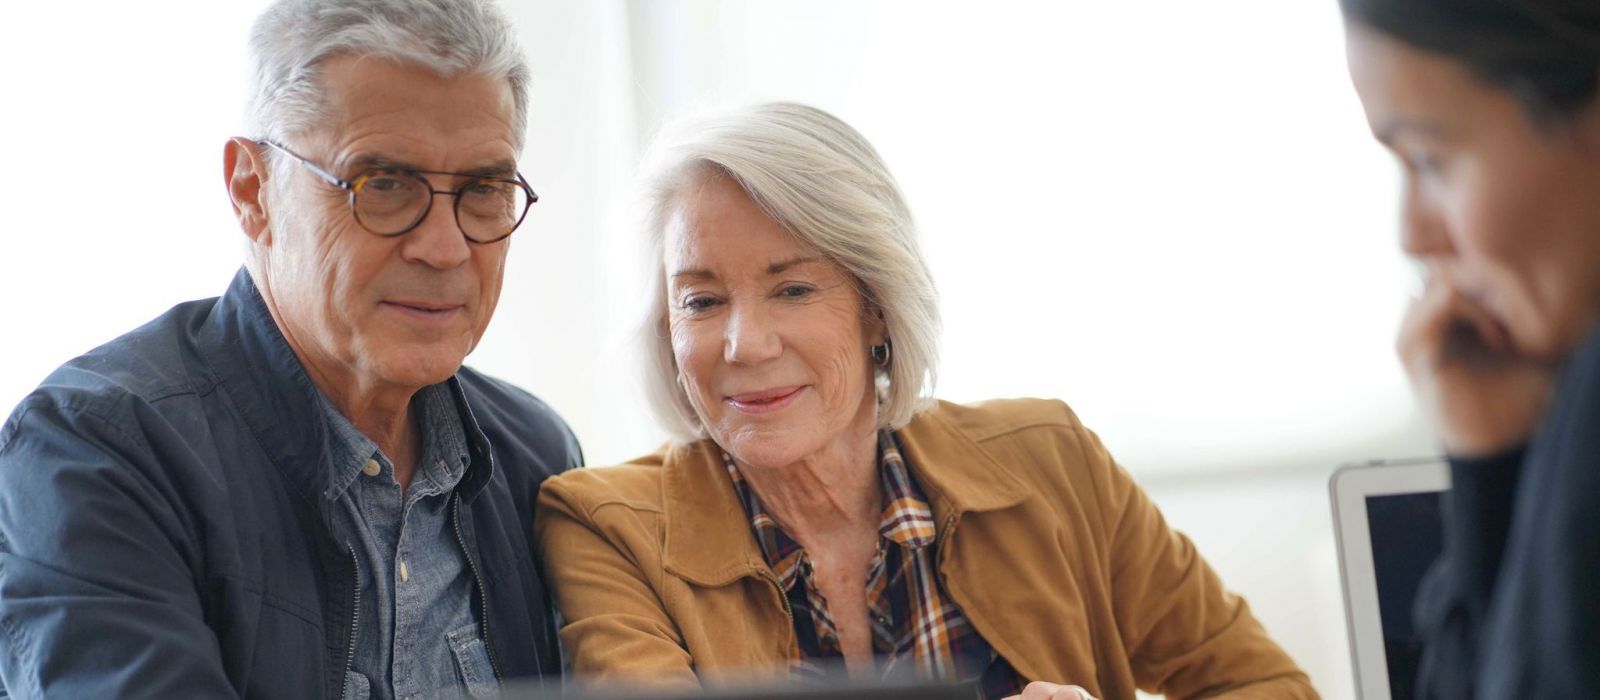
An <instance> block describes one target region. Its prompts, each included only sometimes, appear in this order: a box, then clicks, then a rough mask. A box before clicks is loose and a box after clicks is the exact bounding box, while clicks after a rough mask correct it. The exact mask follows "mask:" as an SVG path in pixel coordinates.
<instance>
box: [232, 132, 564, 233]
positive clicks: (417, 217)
mask: <svg viewBox="0 0 1600 700" xmlns="http://www.w3.org/2000/svg"><path fill="white" fill-rule="evenodd" d="M256 143H259V144H261V145H263V146H270V147H272V148H275V149H277V150H278V151H281V152H282V153H283V154H284V155H287V156H289V157H290V158H293V159H295V161H297V162H299V163H300V164H301V165H304V166H306V168H307V169H309V170H310V171H311V172H313V173H316V175H317V177H320V178H322V179H323V180H325V181H327V182H328V184H330V185H333V186H334V187H338V188H340V189H342V190H344V191H346V192H349V193H350V213H351V214H352V215H354V216H355V218H356V223H358V224H360V225H361V227H362V228H364V229H366V230H368V231H371V232H372V233H375V234H377V235H379V236H386V237H387V236H399V235H402V234H405V233H408V232H410V231H411V229H414V228H416V227H417V224H420V223H422V220H423V219H424V218H427V216H428V212H429V211H430V210H431V209H433V197H434V195H438V194H447V195H450V196H452V197H454V198H455V215H456V225H457V226H459V227H461V233H462V235H464V236H466V237H467V240H469V241H472V242H473V243H494V242H495V241H499V240H501V239H503V238H505V237H506V236H509V235H511V232H512V231H515V230H517V226H519V225H521V224H522V220H523V219H524V218H526V217H527V216H528V209H529V208H531V207H532V206H533V203H534V202H537V201H539V195H537V194H534V193H533V188H532V187H529V186H528V181H527V180H524V179H523V178H522V174H521V173H517V177H516V179H515V180H510V179H506V178H502V177H479V176H475V175H465V174H462V173H446V172H439V171H437V170H407V169H400V168H377V169H373V170H368V171H367V172H364V173H362V174H360V175H358V176H356V179H354V180H344V179H340V178H339V177H336V176H335V175H333V173H330V172H328V171H326V170H323V169H322V168H319V167H317V166H316V165H315V164H313V163H312V162H311V161H308V160H306V159H304V158H301V157H300V156H298V155H295V154H294V152H293V151H290V150H289V149H287V148H284V147H283V146H282V145H279V144H277V143H274V142H272V141H257V142H256ZM423 175H454V176H456V177H464V178H467V179H466V180H464V181H462V183H461V184H460V185H459V186H457V187H456V188H455V189H453V190H436V189H433V185H432V184H431V183H429V182H428V180H427V179H426V178H424V177H422V176H423Z"/></svg>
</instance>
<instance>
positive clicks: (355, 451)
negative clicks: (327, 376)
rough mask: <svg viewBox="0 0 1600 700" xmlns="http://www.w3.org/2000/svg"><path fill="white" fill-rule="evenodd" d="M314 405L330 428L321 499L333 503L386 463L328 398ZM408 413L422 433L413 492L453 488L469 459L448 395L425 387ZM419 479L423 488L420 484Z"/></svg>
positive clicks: (320, 398) (443, 389) (442, 387)
mask: <svg viewBox="0 0 1600 700" xmlns="http://www.w3.org/2000/svg"><path fill="white" fill-rule="evenodd" d="M317 399H318V401H317V407H318V411H319V413H320V414H321V415H322V418H323V420H324V421H325V423H326V424H327V426H328V470H327V473H326V484H325V488H324V489H323V492H322V496H323V498H326V499H328V500H330V501H331V500H334V499H337V498H339V496H340V495H341V494H343V493H344V492H345V491H346V490H347V489H349V488H350V484H352V483H354V482H355V480H356V477H357V476H359V475H360V474H361V470H362V468H364V467H365V466H366V464H367V462H368V461H369V460H380V461H382V462H384V463H385V464H387V462H388V460H387V459H386V458H385V457H384V456H383V455H382V454H380V453H379V452H378V445H377V443H375V442H373V441H372V439H371V438H368V437H367V436H366V435H365V434H363V433H362V432H361V431H360V430H357V429H356V426H355V425H354V424H353V423H351V422H350V419H349V418H346V417H345V415H344V414H343V413H340V412H339V409H337V408H334V406H333V402H331V401H329V400H328V398H327V396H325V395H323V394H322V393H321V392H318V393H317ZM411 408H412V410H414V411H416V412H417V425H418V427H419V429H420V430H421V431H422V455H421V457H420V459H418V460H417V471H416V474H417V477H416V479H414V480H413V488H416V487H419V486H420V487H422V488H425V489H427V490H428V491H431V492H443V491H447V490H449V489H452V488H454V487H455V485H456V483H457V482H459V481H461V476H462V474H464V473H465V472H466V467H467V465H468V464H470V463H471V460H472V458H471V455H470V454H469V452H468V450H467V436H466V431H465V430H464V429H463V427H462V422H461V417H460V416H459V415H458V414H457V413H456V410H455V402H454V400H452V398H451V396H450V392H449V390H448V389H447V388H446V387H445V385H443V384H434V385H431V386H425V387H423V388H422V389H421V390H419V391H418V392H417V394H416V396H413V397H412V399H411ZM419 479H420V480H426V482H427V483H426V484H419V483H417V480H419Z"/></svg>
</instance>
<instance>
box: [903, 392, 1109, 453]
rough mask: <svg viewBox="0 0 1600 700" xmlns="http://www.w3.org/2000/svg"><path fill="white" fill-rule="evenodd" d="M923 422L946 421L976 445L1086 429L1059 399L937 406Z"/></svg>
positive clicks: (1023, 399)
mask: <svg viewBox="0 0 1600 700" xmlns="http://www.w3.org/2000/svg"><path fill="white" fill-rule="evenodd" d="M921 418H923V419H934V420H940V421H943V422H945V423H947V424H949V425H951V426H952V427H954V428H955V429H957V430H959V431H961V432H962V433H963V434H965V435H966V436H967V437H969V438H971V439H972V440H974V441H976V442H984V441H987V440H991V439H995V438H1001V437H1005V436H1007V435H1014V434H1017V433H1019V432H1034V431H1041V430H1044V431H1048V430H1069V431H1075V430H1078V429H1080V428H1082V427H1083V423H1082V422H1080V421H1079V420H1078V415H1077V414H1076V413H1073V411H1072V409H1071V408H1070V407H1068V406H1067V404H1066V403H1064V402H1062V401H1060V400H1057V399H1038V398H1001V399H988V400H984V401H977V402H973V403H965V404H958V403H951V402H949V401H939V402H937V403H936V404H935V405H934V406H933V407H932V408H931V409H930V410H929V411H928V412H927V414H926V415H925V416H922V417H921Z"/></svg>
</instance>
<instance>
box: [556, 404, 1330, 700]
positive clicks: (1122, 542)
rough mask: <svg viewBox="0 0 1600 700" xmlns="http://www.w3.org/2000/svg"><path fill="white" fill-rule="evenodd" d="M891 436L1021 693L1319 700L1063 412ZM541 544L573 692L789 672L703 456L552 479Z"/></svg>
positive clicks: (776, 603)
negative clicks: (1060, 688)
mask: <svg viewBox="0 0 1600 700" xmlns="http://www.w3.org/2000/svg"><path fill="white" fill-rule="evenodd" d="M898 435H899V437H900V441H901V443H902V446H903V447H904V456H905V458H906V463H907V465H908V466H909V467H910V469H911V472H912V474H913V475H914V476H915V478H916V480H917V484H918V485H919V486H921V487H922V490H923V491H924V493H925V494H926V495H927V497H928V500H929V501H930V502H931V503H932V505H933V511H934V516H935V518H936V521H937V528H938V534H937V538H938V545H937V546H938V557H939V572H940V574H941V575H942V576H943V580H944V584H945V587H946V589H947V590H948V591H949V594H950V596H951V598H953V599H954V600H955V601H956V602H957V603H958V604H960V606H961V609H962V610H963V611H965V612H966V615H967V618H968V619H969V620H970V621H971V622H972V625H973V627H974V628H976V629H977V630H978V631H979V632H980V633H982V634H983V637H984V639H986V640H988V642H989V644H990V645H991V646H992V647H993V648H994V649H995V651H997V652H998V653H999V654H1000V655H1001V656H1004V657H1005V658H1006V660H1007V661H1009V662H1011V665H1012V667H1013V668H1015V669H1016V670H1017V672H1018V673H1020V674H1021V675H1022V676H1023V677H1024V678H1026V679H1027V680H1030V681H1033V680H1044V681H1052V682H1060V683H1074V684H1078V685H1081V686H1083V687H1085V688H1087V689H1088V690H1089V691H1090V692H1091V693H1093V694H1094V695H1095V697H1098V698H1102V699H1104V700H1112V699H1116V698H1132V697H1134V689H1135V688H1142V689H1144V690H1146V691H1148V692H1157V693H1163V694H1166V695H1167V696H1169V697H1174V698H1189V697H1233V698H1272V699H1274V700H1278V699H1282V698H1315V697H1316V693H1315V692H1314V691H1312V689H1311V686H1310V683H1309V682H1308V680H1307V678H1306V675H1305V674H1304V673H1303V672H1302V671H1301V670H1300V669H1299V668H1298V667H1297V666H1296V665H1295V663H1294V661H1292V660H1290V659H1289V657H1288V656H1287V655H1286V654H1284V652H1283V650H1282V649H1280V648H1278V646H1277V645H1276V644H1274V643H1273V641H1272V640H1271V639H1269V638H1268V637H1267V634H1266V632H1265V631H1264V630H1263V629H1262V628H1261V625H1260V623H1258V622H1257V621H1256V619H1255V618H1254V617H1253V616H1251V614H1250V611H1249V609H1248V607H1247V606H1246V605H1245V603H1244V601H1243V600H1241V599H1240V598H1239V597H1237V596H1235V595H1232V594H1230V593H1228V592H1227V591H1226V590H1225V589H1224V588H1223V587H1222V582H1221V581H1219V580H1218V579H1217V576H1216V574H1215V573H1213V572H1212V571H1211V568H1210V567H1209V566H1207V565H1206V563H1205V561H1204V560H1202V559H1201V558H1200V555H1199V554H1198V553H1197V552H1196V551H1195V548H1194V545H1193V544H1191V543H1190V542H1189V539H1188V538H1186V537H1184V536H1183V535H1181V534H1179V533H1177V532H1174V531H1173V530H1171V529H1169V528H1168V527H1167V524H1166V522H1165V521H1164V520H1163V519H1162V517H1161V514H1160V512H1158V511H1157V510H1156V507H1155V505H1154V504H1153V503H1151V501H1150V499H1149V498H1148V497H1147V496H1146V495H1145V493H1144V492H1143V491H1142V490H1140V488H1139V487H1138V486H1137V485H1135V484H1134V483H1133V480H1132V479H1131V478H1130V477H1129V476H1128V474H1127V472H1125V471H1123V470H1122V469H1121V468H1120V467H1118V466H1117V465H1116V464H1115V463H1114V462H1113V461H1112V460H1111V457H1110V456H1109V455H1108V454H1107V453H1106V451H1105V448H1104V447H1102V446H1101V444H1100V441H1099V439H1098V438H1096V437H1095V435H1094V434H1093V433H1091V432H1089V430H1087V429H1086V428H1084V427H1083V425H1082V424H1081V423H1079V422H1078V418H1077V416H1075V415H1074V414H1073V413H1072V411H1071V410H1070V409H1068V408H1067V407H1066V405H1065V404H1062V403H1061V402H1058V401H1041V400H1032V399H1023V400H1005V401H990V402H986V403H981V404H976V405H971V406H962V405H956V404H950V403H940V404H939V405H938V406H937V407H936V408H934V409H933V410H931V411H928V412H926V413H923V414H921V415H919V416H918V417H917V418H916V419H914V420H913V421H912V422H911V423H910V424H909V425H907V426H906V427H905V428H903V429H901V430H900V431H899V432H898ZM534 529H535V531H536V533H537V536H538V540H539V546H540V548H541V549H540V551H541V552H542V555H543V557H544V563H545V567H546V571H547V575H548V577H549V582H550V585H551V587H552V589H553V591H554V593H555V598H556V602H557V604H558V605H559V607H560V608H561V612H562V614H563V615H564V616H565V620H566V623H565V626H564V627H563V628H562V629H561V638H562V642H563V643H564V644H565V645H566V647H567V649H568V651H569V653H570V654H571V655H572V659H573V671H574V672H575V673H576V674H578V676H579V677H580V678H586V679H589V680H591V681H600V682H609V681H635V682H638V681H649V682H652V683H660V682H667V683H678V682H682V683H693V682H695V681H696V677H697V674H698V679H699V680H700V681H702V682H704V683H706V684H712V685H715V684H717V683H718V682H719V681H721V682H730V681H735V680H736V681H741V682H742V681H749V680H752V679H759V678H762V677H773V676H776V675H778V674H781V673H783V672H785V671H786V669H787V664H788V660H789V659H790V658H791V656H793V655H794V654H795V649H796V642H795V635H794V630H793V626H792V623H791V618H790V615H789V611H788V606H787V602H786V600H785V598H784V595H783V592H782V591H781V590H779V588H778V583H777V579H776V577H775V576H774V575H773V573H772V571H771V569H770V568H769V567H768V566H767V565H766V563H765V561H764V560H763V558H762V556H761V549H760V547H759V545H757V543H756V541H755V538H754V536H753V535H752V534H751V531H750V522H749V520H748V519H747V518H746V516H745V513H744V509H743V508H742V507H741V505H740V504H739V501H738V499H737V496H736V495H735V493H734V490H733V485H732V482H731V481H730V479H729V477H728V474H727V471H726V469H725V468H724V467H723V465H722V462H721V459H720V457H719V452H718V450H717V447H716V446H715V445H714V444H712V443H710V442H709V441H701V442H699V443H695V444H693V445H689V446H687V447H678V448H672V449H667V450H664V451H663V452H658V453H657V454H654V455H651V456H648V457H645V458H643V459H640V460H637V461H634V462H630V463H628V464H625V465H621V466H617V467H600V468H594V469H582V470H576V471H571V472H567V473H565V474H562V475H560V476H558V477H555V478H552V479H549V480H547V481H546V482H545V485H544V487H543V489H542V490H541V492H540V494H539V508H538V516H537V521H536V525H535V528H534Z"/></svg>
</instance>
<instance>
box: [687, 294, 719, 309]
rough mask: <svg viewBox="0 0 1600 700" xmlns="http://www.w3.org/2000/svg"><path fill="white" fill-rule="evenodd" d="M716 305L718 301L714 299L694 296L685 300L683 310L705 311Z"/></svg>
mask: <svg viewBox="0 0 1600 700" xmlns="http://www.w3.org/2000/svg"><path fill="white" fill-rule="evenodd" d="M716 303H717V300H716V299H714V298H712V297H708V296H694V297H689V298H687V299H684V300H683V308H684V310H686V311H690V312H696V311H705V310H706V309H709V308H711V307H713V306H715V305H716Z"/></svg>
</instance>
